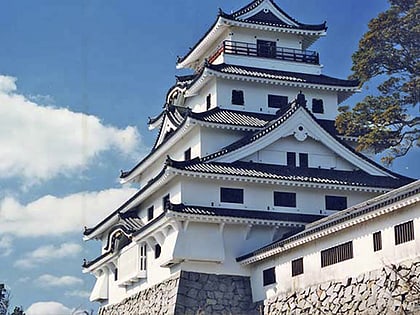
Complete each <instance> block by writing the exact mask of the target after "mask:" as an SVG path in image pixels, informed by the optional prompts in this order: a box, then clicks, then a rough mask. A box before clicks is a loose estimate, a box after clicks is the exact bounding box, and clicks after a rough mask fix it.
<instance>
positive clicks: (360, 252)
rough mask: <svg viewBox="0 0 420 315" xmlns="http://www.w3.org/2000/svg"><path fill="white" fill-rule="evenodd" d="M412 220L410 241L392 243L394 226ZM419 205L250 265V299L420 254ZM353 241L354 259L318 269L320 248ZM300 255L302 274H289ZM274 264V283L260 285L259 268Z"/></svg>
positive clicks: (261, 270) (370, 268)
mask: <svg viewBox="0 0 420 315" xmlns="http://www.w3.org/2000/svg"><path fill="white" fill-rule="evenodd" d="M412 219H414V238H415V239H414V240H413V241H410V242H407V243H403V244H400V245H395V240H394V226H395V225H397V224H400V223H404V222H407V221H409V220H412ZM377 231H382V250H380V251H377V252H374V251H373V239H372V238H373V237H372V234H373V233H375V232H377ZM419 231H420V205H419V204H417V205H416V206H409V207H406V208H403V209H400V210H397V211H394V212H392V213H390V214H387V215H383V216H382V217H380V218H376V219H373V220H370V221H367V222H365V223H363V224H358V225H356V226H353V227H351V228H347V229H346V230H343V231H340V232H336V233H334V234H333V235H330V236H328V237H324V238H321V239H318V240H315V241H312V242H310V243H307V244H306V245H304V246H299V247H297V248H294V249H292V250H289V251H287V252H285V253H282V254H278V255H276V256H274V257H272V258H268V259H266V260H263V261H261V262H258V263H255V264H253V265H250V266H249V268H251V269H252V272H251V273H252V276H251V286H252V291H253V299H254V301H259V300H263V299H266V298H267V297H270V296H272V295H274V294H276V293H277V294H278V293H284V292H289V291H294V290H298V289H302V288H305V287H307V286H311V285H314V284H317V283H322V282H326V281H333V280H341V279H345V278H347V277H350V276H357V275H359V274H361V273H365V272H368V271H371V270H377V269H381V268H383V267H385V266H386V265H388V266H389V265H390V264H391V263H398V262H402V261H404V260H408V259H413V258H415V257H419V256H420V233H419ZM350 240H353V253H354V258H353V259H350V260H346V261H343V262H340V263H337V264H334V265H330V266H327V267H324V268H321V254H320V252H321V251H322V250H324V249H328V248H330V247H333V246H336V245H339V244H342V243H345V242H348V241H350ZM300 257H303V264H304V273H303V274H301V275H299V276H296V277H291V261H292V260H294V259H297V258H300ZM273 266H275V268H276V280H277V283H276V284H273V285H269V286H266V287H264V286H263V284H262V274H263V270H265V269H267V268H270V267H273Z"/></svg>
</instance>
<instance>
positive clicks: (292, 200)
mask: <svg viewBox="0 0 420 315" xmlns="http://www.w3.org/2000/svg"><path fill="white" fill-rule="evenodd" d="M274 206H276V207H292V208H294V207H296V194H295V193H289V192H280V191H275V192H274Z"/></svg>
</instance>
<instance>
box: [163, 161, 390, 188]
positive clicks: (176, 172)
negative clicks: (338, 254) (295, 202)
mask: <svg viewBox="0 0 420 315" xmlns="http://www.w3.org/2000/svg"><path fill="white" fill-rule="evenodd" d="M168 171H170V172H171V173H172V174H174V175H181V176H187V177H201V178H209V179H218V180H230V181H239V182H252V183H260V184H269V185H282V186H289V187H309V188H318V189H319V188H322V189H342V190H350V191H364V192H374V193H385V192H389V191H390V190H392V188H382V187H371V186H361V185H352V184H339V183H337V184H335V183H333V184H329V183H323V182H322V181H320V182H314V181H305V180H284V179H272V178H269V177H267V178H264V177H253V176H242V175H231V174H218V173H210V172H209V173H206V172H197V171H188V170H182V169H178V168H176V167H168Z"/></svg>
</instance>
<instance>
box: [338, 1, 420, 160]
mask: <svg viewBox="0 0 420 315" xmlns="http://www.w3.org/2000/svg"><path fill="white" fill-rule="evenodd" d="M389 2H390V8H389V9H388V10H386V11H385V12H383V13H380V14H379V15H378V17H376V18H374V19H372V20H371V21H370V23H369V30H368V31H367V32H366V33H365V34H364V36H363V38H362V39H361V40H360V42H359V48H358V50H357V51H356V52H355V53H354V54H353V56H352V58H353V68H352V70H353V75H352V78H353V79H358V80H360V82H361V84H362V85H363V84H365V83H366V82H368V81H370V80H372V79H374V78H378V79H382V81H381V82H382V83H381V84H380V85H379V86H378V91H379V93H378V95H377V96H367V97H366V98H365V99H364V100H363V101H361V102H360V103H358V104H356V106H355V107H354V108H352V109H351V108H349V107H348V106H343V107H340V108H339V111H340V115H339V116H338V117H337V120H336V125H337V128H338V130H339V131H340V132H342V133H344V134H346V135H357V136H358V146H357V150H359V151H362V150H373V151H374V152H375V153H380V152H383V151H385V150H386V152H387V155H386V156H385V157H384V158H383V159H382V160H383V162H384V163H386V164H390V163H391V162H392V161H393V160H394V159H395V158H396V157H399V156H403V155H405V154H407V152H408V151H409V150H410V149H412V148H413V147H419V146H420V117H419V116H420V115H419V113H420V108H419V99H420V77H419V74H420V60H419V51H420V48H419V46H420V45H419V42H420V24H419V23H418V19H419V17H420V0H389Z"/></svg>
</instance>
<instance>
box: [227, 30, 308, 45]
mask: <svg viewBox="0 0 420 315" xmlns="http://www.w3.org/2000/svg"><path fill="white" fill-rule="evenodd" d="M230 39H231V40H233V41H238V42H246V43H252V44H256V43H257V40H258V39H259V40H269V41H274V42H276V43H277V47H287V48H294V49H302V39H301V37H300V36H299V35H296V34H288V33H283V32H272V31H263V30H251V29H249V28H245V29H244V28H239V27H232V29H231V35H230Z"/></svg>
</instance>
